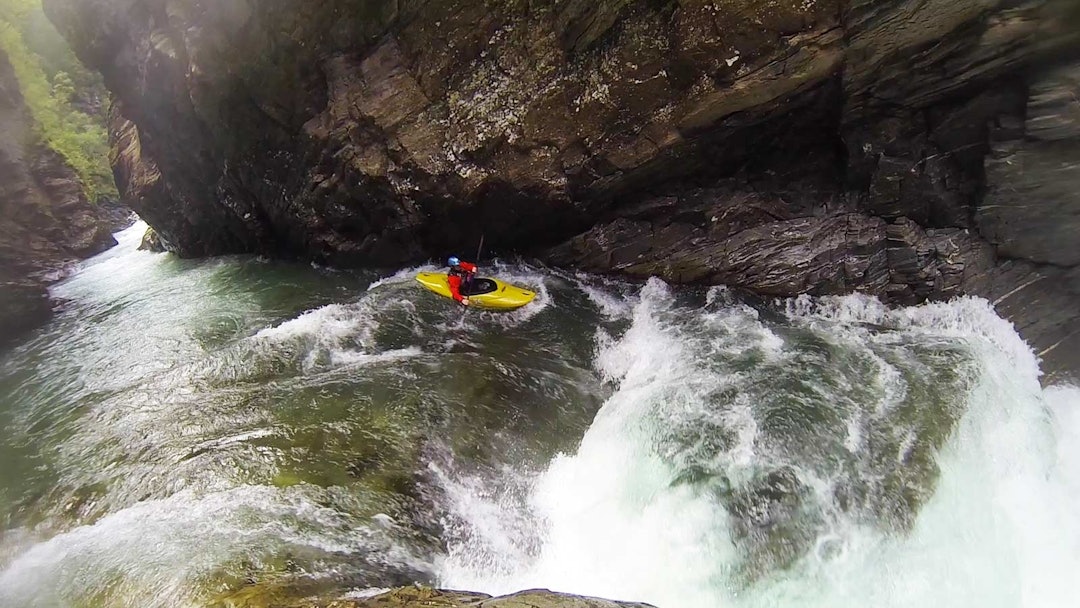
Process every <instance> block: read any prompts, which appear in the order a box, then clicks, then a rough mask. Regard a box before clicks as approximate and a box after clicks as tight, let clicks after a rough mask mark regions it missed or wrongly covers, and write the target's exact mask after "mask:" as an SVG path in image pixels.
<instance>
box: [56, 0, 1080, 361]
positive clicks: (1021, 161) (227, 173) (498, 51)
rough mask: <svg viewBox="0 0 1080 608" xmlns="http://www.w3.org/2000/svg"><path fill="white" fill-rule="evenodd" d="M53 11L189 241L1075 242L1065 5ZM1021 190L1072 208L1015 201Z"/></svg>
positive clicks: (754, 273)
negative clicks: (1034, 207) (1063, 160)
mask: <svg viewBox="0 0 1080 608" xmlns="http://www.w3.org/2000/svg"><path fill="white" fill-rule="evenodd" d="M45 6H46V10H47V12H48V14H49V15H50V17H51V18H52V19H53V21H54V22H56V23H57V25H58V26H59V28H60V30H61V31H62V32H63V33H64V34H65V36H66V37H67V38H68V39H69V40H70V41H71V42H72V44H73V46H74V47H75V49H76V51H77V52H78V54H79V55H80V57H81V58H82V59H83V60H84V61H86V62H87V63H88V64H90V65H91V66H92V67H94V68H97V69H99V70H100V71H101V72H102V73H103V74H104V76H105V79H106V83H107V85H108V87H109V88H110V90H111V91H112V92H113V93H114V94H115V95H116V96H117V98H118V100H119V103H118V105H117V106H116V107H115V111H114V114H113V128H112V133H111V135H112V137H113V140H114V159H113V160H114V167H115V169H116V173H117V176H118V181H119V184H120V186H121V190H122V193H123V195H124V199H125V202H127V203H128V204H130V205H131V206H132V208H134V209H136V210H137V211H138V212H139V213H140V215H141V216H142V217H144V218H145V219H146V220H147V221H148V222H149V223H150V224H151V225H152V226H153V227H154V228H155V230H156V232H157V233H158V234H159V235H160V238H161V241H162V243H163V245H164V246H165V247H166V248H168V249H169V250H171V251H175V252H177V253H179V254H181V255H187V256H201V255H212V254H220V253H230V252H245V251H246V252H259V253H264V254H270V255H286V256H299V257H304V258H310V259H315V260H318V261H322V262H328V263H331V264H338V265H379V264H397V263H403V262H408V261H415V260H418V259H422V258H425V257H428V256H432V255H435V256H441V255H444V254H446V253H448V252H450V251H460V250H461V249H462V248H463V247H464V245H465V244H467V243H475V242H476V241H477V240H478V239H479V237H480V235H481V234H483V235H485V242H486V243H487V245H488V247H489V248H490V249H492V250H496V251H500V252H502V253H526V254H539V255H541V256H542V257H545V258H547V259H548V260H549V261H551V262H553V263H558V264H563V265H567V266H577V267H583V268H587V269H590V270H595V271H612V270H617V271H620V272H625V273H627V274H631V275H637V276H644V275H647V274H660V275H661V276H664V277H666V278H668V279H671V280H675V281H687V282H724V283H727V284H729V285H734V286H739V287H745V288H748V289H752V290H755V291H758V292H761V293H766V294H774V295H793V294H797V293H841V292H849V291H863V292H866V293H871V294H876V295H881V296H884V297H886V298H887V299H889V300H890V301H893V302H902V303H912V302H919V301H922V300H925V299H927V298H944V297H949V296H951V295H955V294H959V293H986V294H990V292H988V291H980V290H982V289H984V287H985V286H986V285H988V284H989V283H991V281H988V280H986V278H985V277H986V276H987V273H991V272H992V271H993V269H994V268H997V264H998V260H1000V259H1004V258H1017V259H1020V260H1026V261H1028V262H1030V263H1032V264H1035V265H1040V267H1041V266H1042V265H1047V264H1050V265H1054V266H1055V267H1059V266H1060V267H1063V268H1066V269H1067V268H1073V267H1075V264H1076V260H1073V259H1072V258H1070V257H1068V256H1067V255H1064V254H1061V253H1053V252H1060V250H1061V249H1062V247H1063V245H1062V239H1064V238H1066V236H1065V235H1068V234H1072V233H1075V227H1074V226H1075V225H1074V223H1073V222H1071V221H1068V220H1063V219H1062V218H1066V217H1069V214H1070V213H1071V212H1070V211H1069V209H1071V208H1072V207H1070V205H1072V204H1073V203H1071V202H1069V201H1071V200H1074V199H1071V198H1070V194H1069V191H1070V189H1069V188H1068V187H1065V186H1052V185H1050V184H1051V183H1052V182H1060V181H1063V180H1069V179H1071V178H1072V175H1071V173H1069V172H1068V170H1066V169H1064V168H1062V167H1060V166H1056V165H1054V162H1055V159H1056V158H1058V157H1057V156H1055V155H1056V154H1058V153H1061V154H1065V155H1066V156H1067V155H1068V154H1071V152H1069V151H1068V150H1067V148H1068V147H1069V145H1070V144H1067V143H1063V141H1075V134H1073V133H1072V132H1071V130H1070V128H1069V126H1068V125H1069V120H1068V118H1067V116H1068V111H1067V110H1063V109H1062V108H1065V107H1067V106H1068V104H1069V101H1068V100H1069V97H1068V95H1067V94H1065V93H1062V91H1064V89H1063V88H1062V87H1066V86H1067V84H1068V83H1069V82H1072V81H1071V80H1070V76H1068V73H1067V72H1068V68H1060V69H1063V70H1065V72H1048V69H1050V68H1051V67H1052V66H1055V65H1058V64H1061V63H1063V62H1064V61H1066V60H1067V59H1068V58H1069V57H1070V54H1072V53H1075V52H1076V51H1077V49H1078V48H1080V27H1077V17H1076V14H1075V13H1076V8H1075V3H1072V2H1070V1H1069V0H1033V1H1031V2H1019V3H1018V2H1002V1H1000V0H929V1H925V0H812V1H802V0H798V1H796V0H790V1H789V0H780V1H778V2H770V3H763V2H751V1H749V0H711V1H695V2H652V1H646V0H638V1H633V0H601V1H598V2H597V1H592V2H585V1H581V0H558V1H556V2H550V3H527V2H504V3H494V4H493V3H481V2H471V1H465V0H431V1H427V2H397V1H393V2H391V1H390V0H377V1H363V2H362V1H360V0H331V1H328V2H321V3H319V4H318V6H317V7H314V6H313V5H311V4H310V3H297V2H283V1H282V2H279V1H271V0H265V1H262V2H254V1H253V0H221V1H219V2H199V1H196V0H46V1H45ZM1044 79H1048V80H1044ZM1040 83H1042V84H1040ZM1040 87H1041V88H1040ZM1054 91H1057V92H1058V93H1054ZM1061 112H1065V114H1064V116H1066V118H1061V119H1060V120H1059V121H1058V123H1055V124H1050V123H1043V122H1040V123H1039V124H1038V125H1033V124H1032V123H1031V119H1030V117H1031V116H1038V115H1041V114H1044V113H1057V114H1055V115H1059V114H1060V113H1061ZM1051 122H1052V121H1051ZM1029 131H1030V132H1032V133H1034V134H1035V135H1034V137H1033V138H1028V137H1027V136H1026V135H1025V134H1026V133H1028V132H1029ZM1028 139H1033V140H1035V141H1036V142H1041V143H1038V145H1037V146H1034V147H1031V146H1029V145H1028V144H1029V143H1030V142H1029V141H1028ZM1008 141H1013V142H1014V143H1013V144H1007V143H1006V142H1008ZM1010 146H1011V147H1010ZM1029 147H1030V149H1029ZM1010 155H1012V156H1011V157H1010ZM987 158H990V161H988V162H984V160H985V159H987ZM1009 158H1012V161H1015V162H1012V161H1010V160H1009ZM996 161H1002V162H996ZM1020 166H1022V167H1023V168H1024V169H1023V171H1024V172H1025V175H1027V176H1028V177H1026V178H1022V177H1018V175H1017V173H1018V171H1021V169H1017V167H1020ZM1029 169H1030V170H1029ZM1032 174H1035V176H1034V177H1033V176H1032ZM1014 179H1016V180H1020V181H1018V182H1017V183H1018V184H1022V187H1021V189H1020V190H1012V191H1010V190H1009V187H1010V186H1009V185H1010V183H1012V181H1013V180H1014ZM1025 180H1026V181H1025ZM1072 191H1075V189H1072ZM1007 192H1011V194H1007ZM1008 196H1012V197H1013V198H1014V199H1016V198H1017V197H1019V198H1021V199H1022V198H1024V197H1027V196H1031V197H1047V198H1052V199H1053V200H1054V201H1056V202H1049V203H1046V204H1045V205H1043V206H1042V208H1041V209H1040V210H1039V211H1035V212H1031V214H1030V215H1027V216H1026V219H1023V220H1016V218H1017V217H1018V216H1019V215H1025V214H1028V211H1026V210H1025V208H1024V207H1021V206H1020V205H1019V204H1015V203H1014V202H1009V201H1007V200H1005V199H1007V198H1008ZM1014 220H1016V221H1014ZM1058 220H1062V221H1058ZM1044 228H1046V229H1047V230H1050V231H1051V232H1053V233H1054V234H1056V235H1060V236H1054V237H1053V238H1046V239H1044V238H1042V237H1041V236H1034V235H1033V233H1034V232H1039V231H1041V230H1043V229H1044ZM575 235H576V236H575ZM1072 250H1073V251H1075V250H1076V248H1075V247H1073V248H1072ZM1063 255H1064V257H1063ZM1073 257H1075V256H1073ZM1002 276H1012V275H1010V274H1009V273H1007V272H1006V273H1005V275H1002ZM980 277H981V278H980ZM995 293H996V292H995ZM1063 297H1064V296H1063ZM1073 308H1074V309H1075V306H1074V307H1073ZM1017 320H1018V322H1020V324H1021V325H1027V322H1026V320H1025V319H1020V318H1017ZM1036 323H1038V322H1036ZM1040 331H1042V330H1039V331H1035V330H1034V329H1031V330H1029V332H1028V334H1027V335H1035V334H1037V333H1039V332H1040ZM1032 332H1034V333H1032ZM1043 333H1046V332H1043ZM1048 346H1049V345H1040V348H1046V347H1048Z"/></svg>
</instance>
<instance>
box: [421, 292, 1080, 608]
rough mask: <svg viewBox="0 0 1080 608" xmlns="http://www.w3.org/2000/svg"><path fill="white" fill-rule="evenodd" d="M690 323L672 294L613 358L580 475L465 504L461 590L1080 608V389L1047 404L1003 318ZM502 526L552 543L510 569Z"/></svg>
mask: <svg viewBox="0 0 1080 608" xmlns="http://www.w3.org/2000/svg"><path fill="white" fill-rule="evenodd" d="M594 297H595V296H594ZM712 299H713V298H712V297H710V301H711V300H712ZM671 301H672V298H671V296H670V294H669V293H668V291H667V289H666V288H665V286H663V285H662V284H660V283H658V282H656V281H651V282H650V283H649V284H648V285H646V286H645V288H644V289H643V290H642V291H641V293H640V296H639V297H638V299H637V302H636V304H635V305H634V306H633V307H632V309H630V310H628V311H625V312H624V313H623V314H626V315H628V316H629V317H630V318H631V322H632V324H631V326H630V328H629V329H628V330H627V331H626V332H625V333H623V334H622V335H620V336H619V337H617V338H607V337H601V339H600V340H599V345H598V357H597V363H598V368H599V370H600V371H601V373H603V374H604V376H605V377H606V378H608V379H609V381H611V382H612V383H614V384H615V385H616V390H615V393H614V394H613V396H612V397H611V398H610V399H608V401H607V402H606V403H605V404H604V406H603V408H602V409H601V411H600V412H599V414H598V415H597V417H596V420H595V421H594V423H593V424H592V426H591V427H590V428H589V430H588V431H587V432H586V434H585V436H584V438H583V439H582V441H581V444H580V446H579V447H578V448H577V449H576V450H575V451H574V452H573V453H568V454H564V455H561V456H559V457H557V458H556V459H555V460H554V461H553V462H552V463H551V464H550V466H548V467H547V469H546V470H545V471H544V472H542V473H541V474H539V475H537V476H535V477H534V478H531V479H527V480H524V481H523V480H520V479H519V480H518V481H517V486H519V487H520V486H522V485H524V487H525V489H524V490H523V491H522V492H521V494H520V495H518V496H516V498H515V499H513V500H507V498H506V496H500V495H498V494H495V495H494V496H493V497H489V498H488V500H487V502H484V503H482V504H480V505H477V504H476V502H475V501H476V496H475V494H466V497H467V499H462V498H461V492H462V489H461V488H460V487H456V488H455V489H454V490H453V491H451V492H450V495H451V496H452V497H454V500H455V501H456V503H455V504H454V506H453V508H452V515H451V517H450V518H451V520H452V521H453V522H454V524H453V529H454V530H455V531H456V532H457V535H458V536H457V538H456V540H455V541H454V542H453V543H452V544H451V550H450V558H449V559H448V560H447V562H446V564H445V566H444V568H443V570H442V578H441V579H440V582H441V583H442V584H445V585H447V586H450V587H455V586H456V587H462V586H464V587H469V588H479V589H482V590H488V591H491V592H505V591H512V590H515V589H519V588H525V587H548V588H552V589H557V590H561V591H569V592H575V593H583V594H592V595H600V596H605V597H614V598H622V599H633V600H639V601H640V600H644V601H649V602H652V603H654V604H656V605H658V606H661V607H664V606H702V607H704V606H786V605H792V606H794V605H798V606H846V605H852V606H856V605H857V606H865V605H880V606H922V605H951V606H987V605H989V606H1038V607H1043V606H1067V605H1070V603H1071V602H1072V601H1073V600H1072V595H1071V593H1070V592H1069V583H1068V582H1067V581H1068V580H1070V577H1069V575H1068V574H1067V573H1068V572H1071V571H1075V570H1076V569H1077V568H1078V567H1080V553H1078V552H1077V547H1078V546H1080V530H1078V529H1077V526H1076V524H1075V521H1076V520H1075V518H1073V517H1071V516H1069V515H1068V512H1069V510H1070V508H1069V506H1068V505H1075V504H1076V502H1077V500H1078V499H1080V494H1077V490H1078V487H1080V486H1077V484H1076V479H1077V474H1078V472H1080V461H1078V460H1076V459H1075V458H1072V457H1071V456H1073V454H1072V452H1074V451H1075V445H1077V440H1078V439H1080V436H1078V435H1077V433H1078V432H1080V428H1078V427H1077V426H1076V424H1075V423H1076V416H1074V415H1073V412H1074V411H1075V408H1076V406H1077V405H1080V391H1077V390H1076V389H1071V388H1057V389H1050V390H1047V391H1043V390H1042V389H1041V388H1040V387H1039V384H1038V374H1039V372H1038V366H1037V362H1036V360H1035V358H1034V356H1033V355H1032V354H1031V352H1030V350H1029V349H1028V348H1027V346H1026V345H1024V344H1023V343H1022V341H1020V339H1019V338H1018V337H1017V336H1016V334H1015V332H1014V331H1013V329H1012V327H1011V326H1010V325H1009V324H1008V323H1006V322H1004V321H1002V320H1001V319H1000V318H998V317H997V316H996V315H995V314H994V313H993V311H992V309H991V308H990V307H989V305H988V304H986V303H985V302H984V301H981V300H975V299H961V300H957V301H955V302H952V303H948V304H930V305H926V306H922V307H916V308H909V309H902V310H888V309H886V308H884V307H882V306H880V305H879V304H878V303H877V302H876V301H873V300H870V299H867V298H863V297H857V296H851V297H847V298H829V299H822V300H811V299H808V298H803V299H799V300H796V301H792V302H790V303H788V304H787V306H786V308H785V309H784V317H785V318H784V319H782V320H772V321H771V322H765V321H763V320H762V319H761V317H760V315H759V314H758V313H757V312H756V311H754V310H752V309H749V308H748V307H745V306H728V305H724V306H721V307H714V306H711V305H709V304H706V305H705V306H702V307H697V308H689V307H687V308H681V307H672V306H671ZM606 309H607V310H609V311H610V310H615V311H616V312H617V313H618V312H619V308H618V307H617V306H607V307H606ZM793 328H794V329H793ZM451 483H453V482H451ZM474 485H475V484H474ZM507 485H509V484H507ZM510 487H513V486H512V485H510ZM500 522H501V523H502V524H504V525H505V523H506V522H514V523H513V525H515V526H517V527H519V528H520V529H522V530H527V529H535V528H538V529H539V530H540V532H533V533H531V534H521V535H520V537H522V538H527V539H531V540H530V541H529V544H527V545H526V546H519V545H513V544H511V545H510V546H509V547H508V546H507V543H506V542H505V541H502V542H494V541H492V540H491V539H490V538H489V535H490V534H491V531H492V530H495V531H496V532H497V533H498V535H499V537H501V538H504V539H505V538H514V537H515V535H514V534H511V533H508V532H507V531H505V530H504V529H503V528H502V526H501V525H500Z"/></svg>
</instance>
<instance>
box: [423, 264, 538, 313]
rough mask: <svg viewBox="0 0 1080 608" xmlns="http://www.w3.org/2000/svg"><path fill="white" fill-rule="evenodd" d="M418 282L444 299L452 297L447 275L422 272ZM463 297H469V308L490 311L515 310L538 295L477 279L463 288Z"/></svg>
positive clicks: (499, 282) (526, 290)
mask: <svg viewBox="0 0 1080 608" xmlns="http://www.w3.org/2000/svg"><path fill="white" fill-rule="evenodd" d="M416 280H417V281H419V282H420V284H421V285H423V286H424V287H427V288H428V289H429V290H431V291H434V292H435V293H437V294H439V295H440V296H442V297H444V298H450V297H453V296H451V295H450V283H448V282H447V280H446V275H445V274H442V273H438V272H421V273H420V274H418V275H416ZM461 295H463V296H468V298H469V306H475V307H477V308H486V309H488V310H513V309H515V308H521V307H522V306H524V305H526V304H528V303H529V302H532V301H533V298H535V297H536V294H535V293H533V292H531V291H529V290H528V289H522V288H520V287H515V286H513V285H510V284H509V283H503V282H502V281H500V280H498V279H482V278H480V277H476V278H475V279H473V280H472V282H471V283H470V284H469V285H468V286H466V285H462V286H461Z"/></svg>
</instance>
